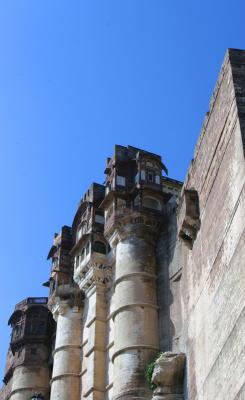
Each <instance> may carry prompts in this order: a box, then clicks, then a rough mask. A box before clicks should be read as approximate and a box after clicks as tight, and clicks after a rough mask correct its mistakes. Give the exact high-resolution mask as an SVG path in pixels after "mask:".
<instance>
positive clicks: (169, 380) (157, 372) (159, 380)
mask: <svg viewBox="0 0 245 400" xmlns="http://www.w3.org/2000/svg"><path fill="white" fill-rule="evenodd" d="M184 366H185V354H184V353H172V352H170V351H168V352H165V353H163V354H161V356H160V357H159V358H158V359H157V360H156V363H155V368H154V371H153V375H152V383H154V384H155V385H156V386H157V388H156V389H155V390H154V393H153V398H152V399H153V400H182V399H183V379H184Z"/></svg>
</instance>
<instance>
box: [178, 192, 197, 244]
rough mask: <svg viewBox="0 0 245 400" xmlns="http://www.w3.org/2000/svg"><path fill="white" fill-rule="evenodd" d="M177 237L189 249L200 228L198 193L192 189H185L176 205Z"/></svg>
mask: <svg viewBox="0 0 245 400" xmlns="http://www.w3.org/2000/svg"><path fill="white" fill-rule="evenodd" d="M177 218H178V227H179V229H178V230H179V238H180V239H181V240H182V241H183V243H184V244H185V245H186V246H187V247H188V248H190V249H192V246H193V243H194V241H195V239H196V236H197V232H198V230H199V229H200V225H201V223H200V211H199V198H198V193H197V191H196V190H194V189H188V190H187V189H185V190H184V193H183V195H182V198H181V202H180V204H179V207H178V215H177Z"/></svg>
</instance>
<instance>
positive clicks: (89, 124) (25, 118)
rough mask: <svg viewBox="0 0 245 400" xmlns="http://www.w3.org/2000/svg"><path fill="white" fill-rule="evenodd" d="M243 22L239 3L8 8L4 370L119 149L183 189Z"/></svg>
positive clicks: (0, 127)
mask: <svg viewBox="0 0 245 400" xmlns="http://www.w3.org/2000/svg"><path fill="white" fill-rule="evenodd" d="M244 15H245V4H244V1H236V0H234V1H233V2H232V3H231V1H225V0H222V1H221V0H220V1H210V0H206V1H196V0H195V1H194V0H192V1H188V0H186V1H183V0H179V1H175V0H147V1H146V0H121V1H119V0H111V1H107V0H97V1H96V0H87V1H83V0H69V1H68V0H67V1H63V0H50V1H48V0H46V1H45V0H39V1H38V0H35V1H34V0H28V1H27V0H15V1H14V0H1V1H0V151H1V157H0V163H1V165H0V182H1V189H2V190H1V198H0V201H1V208H0V210H1V229H0V235H1V237H0V244H1V272H2V275H1V281H0V282H1V288H0V294H1V299H0V300H1V303H0V304H1V316H0V317H1V320H0V341H1V347H0V349H1V358H0V361H1V364H0V365H1V368H2V366H3V364H4V360H5V355H6V351H7V345H8V342H9V333H10V331H9V329H8V327H7V320H8V317H9V315H10V313H11V312H12V310H13V307H14V304H15V303H16V302H18V301H20V300H21V299H22V298H25V297H27V296H43V295H46V294H47V292H46V289H45V288H43V287H42V286H41V283H42V282H44V281H45V280H47V278H48V276H49V263H48V262H47V261H46V255H47V252H48V249H49V247H50V245H51V241H52V237H53V233H54V232H55V231H59V229H60V227H61V225H64V224H68V225H69V224H71V221H72V218H73V215H74V213H75V210H76V205H77V202H78V201H79V199H80V197H81V196H82V195H83V192H85V191H86V189H87V187H88V186H89V184H90V183H91V182H92V181H97V182H103V179H104V177H103V169H104V165H105V159H106V157H107V156H110V155H111V153H112V151H113V146H114V144H115V143H117V144H122V145H127V144H130V145H133V146H136V147H140V148H143V149H146V150H149V151H153V152H156V153H159V154H161V155H162V156H163V158H164V162H165V163H166V165H167V166H168V169H169V176H170V177H172V178H175V179H179V180H182V179H184V176H185V174H186V171H187V167H188V165H189V162H190V160H191V158H192V155H193V150H194V145H195V143H196V140H197V137H198V134H199V131H200V127H201V124H202V120H203V117H204V114H205V112H206V111H207V110H208V104H209V98H210V95H211V93H212V89H213V87H214V84H215V81H216V78H217V75H218V71H219V69H220V66H221V63H222V61H223V57H224V54H225V50H226V48H227V47H235V48H245V35H244ZM0 373H1V376H2V369H0Z"/></svg>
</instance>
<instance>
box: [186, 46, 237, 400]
mask: <svg viewBox="0 0 245 400" xmlns="http://www.w3.org/2000/svg"><path fill="white" fill-rule="evenodd" d="M235 94H236V95H235ZM244 94H245V53H244V52H240V51H234V50H229V51H228V52H227V55H226V57H225V61H224V64H223V67H222V70H221V74H220V77H219V80H218V83H217V87H216V89H215V92H214V96H213V99H212V102H211V106H210V107H211V108H210V113H209V114H208V117H207V119H206V121H205V123H204V126H203V130H202V134H201V137H200V139H199V142H198V144H197V148H196V152H195V158H194V161H193V163H192V166H191V167H190V169H189V172H188V175H187V179H186V182H185V185H184V190H185V189H189V188H194V189H195V190H196V191H197V192H198V196H199V206H200V220H201V226H200V230H199V232H198V233H197V237H196V240H195V241H194V244H193V248H192V250H189V249H188V248H187V247H185V246H183V252H182V257H183V258H182V264H183V272H182V278H181V289H180V290H181V301H182V313H183V327H182V336H181V339H180V341H181V345H180V348H181V350H182V351H184V352H185V353H186V356H187V387H188V390H187V393H188V398H189V399H191V400H192V399H193V400H194V399H198V400H202V399H205V400H209V399H216V400H223V399H225V398H227V399H229V400H233V399H239V398H245V392H244V376H245V374H244V372H245V351H244V350H245V348H244V345H245V335H244V323H245V320H244V304H245V290H244V288H245V270H244V260H245V246H244V221H245V203H244V202H245V189H244V182H245V163H244V141H243V140H244V114H243V108H244V106H243V99H244ZM179 214H181V210H180V211H179Z"/></svg>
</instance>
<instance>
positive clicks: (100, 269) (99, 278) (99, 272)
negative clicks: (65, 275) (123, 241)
mask: <svg viewBox="0 0 245 400" xmlns="http://www.w3.org/2000/svg"><path fill="white" fill-rule="evenodd" d="M111 276H112V267H111V266H110V265H103V264H99V263H96V262H89V263H88V264H87V266H86V270H85V271H84V270H82V271H79V272H78V273H77V274H74V280H75V282H76V283H77V284H78V285H79V288H80V290H82V291H84V292H87V291H88V290H90V289H91V288H92V287H93V286H103V287H104V288H106V287H108V286H110V284H111Z"/></svg>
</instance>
